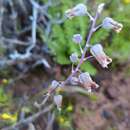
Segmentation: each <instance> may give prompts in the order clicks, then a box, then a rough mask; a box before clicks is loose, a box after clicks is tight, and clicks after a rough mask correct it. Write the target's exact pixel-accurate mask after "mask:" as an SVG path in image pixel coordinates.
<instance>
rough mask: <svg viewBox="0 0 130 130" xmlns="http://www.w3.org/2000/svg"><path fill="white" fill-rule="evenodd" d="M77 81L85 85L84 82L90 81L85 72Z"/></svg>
mask: <svg viewBox="0 0 130 130" xmlns="http://www.w3.org/2000/svg"><path fill="white" fill-rule="evenodd" d="M79 81H80V83H85V82H88V81H92V79H91V77H90V75H89V73H88V72H85V73H81V74H80V75H79Z"/></svg>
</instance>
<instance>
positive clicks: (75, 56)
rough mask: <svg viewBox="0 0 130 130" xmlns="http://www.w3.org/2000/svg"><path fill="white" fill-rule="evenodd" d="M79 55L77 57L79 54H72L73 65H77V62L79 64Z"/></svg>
mask: <svg viewBox="0 0 130 130" xmlns="http://www.w3.org/2000/svg"><path fill="white" fill-rule="evenodd" d="M78 60H79V59H78V55H77V53H72V54H71V56H70V61H71V62H72V63H76V62H78Z"/></svg>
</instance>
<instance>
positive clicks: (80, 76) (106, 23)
mask: <svg viewBox="0 0 130 130" xmlns="http://www.w3.org/2000/svg"><path fill="white" fill-rule="evenodd" d="M104 5H105V4H104V3H101V4H100V5H98V7H97V11H96V14H95V16H92V15H91V14H90V13H89V12H88V10H87V7H86V5H85V4H82V3H80V4H77V5H76V6H74V7H72V8H71V9H68V10H67V11H65V16H66V18H67V19H72V18H74V17H79V16H88V17H89V19H90V21H91V28H90V31H89V34H88V36H87V40H86V44H85V46H84V48H82V47H81V43H82V39H83V38H82V36H81V34H74V35H73V38H72V40H73V42H74V43H75V44H77V45H78V46H79V49H80V53H81V56H79V55H78V54H77V53H76V52H73V53H72V54H71V55H70V61H71V63H72V71H71V74H70V75H69V76H68V78H67V79H66V80H65V81H60V82H58V81H52V84H51V87H50V88H49V90H48V93H47V97H46V98H45V101H47V99H48V98H49V97H50V95H51V94H52V93H53V92H55V90H56V89H57V88H58V87H64V86H65V85H67V84H71V85H80V86H83V87H84V88H85V89H86V91H88V92H89V93H91V92H92V90H93V89H97V88H98V87H99V85H98V84H96V83H95V82H94V81H93V80H92V78H91V76H90V74H89V73H88V72H85V73H84V72H81V70H80V67H81V65H82V64H84V63H85V62H86V61H87V60H88V59H89V58H91V57H94V58H95V59H96V60H97V61H98V63H99V64H100V65H101V66H102V67H103V68H108V65H109V64H110V63H111V62H112V59H111V58H110V57H109V56H107V55H106V54H105V52H104V50H103V46H102V45H101V43H96V44H94V45H91V44H90V40H91V37H92V35H93V33H95V32H96V31H97V30H98V29H101V28H104V29H107V30H110V29H112V30H114V31H115V32H117V33H119V32H120V31H121V30H122V28H123V25H122V24H121V23H119V22H117V21H115V20H113V19H112V18H110V17H105V18H104V19H103V21H102V23H101V24H99V25H97V19H98V18H99V16H100V14H101V13H102V10H103V8H104ZM89 50H90V53H91V54H92V56H89V57H86V52H87V51H89ZM54 83H55V85H54ZM50 90H51V91H50ZM54 103H55V104H56V105H57V107H58V106H60V107H61V104H62V95H57V96H56V95H55V96H54Z"/></svg>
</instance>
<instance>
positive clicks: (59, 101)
mask: <svg viewBox="0 0 130 130" xmlns="http://www.w3.org/2000/svg"><path fill="white" fill-rule="evenodd" d="M62 99H63V97H62V95H55V96H54V103H55V104H56V106H57V108H58V109H60V108H61V106H62Z"/></svg>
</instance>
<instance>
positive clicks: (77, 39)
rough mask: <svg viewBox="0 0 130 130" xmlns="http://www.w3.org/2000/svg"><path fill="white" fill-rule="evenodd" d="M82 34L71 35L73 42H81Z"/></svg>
mask: <svg viewBox="0 0 130 130" xmlns="http://www.w3.org/2000/svg"><path fill="white" fill-rule="evenodd" d="M82 39H83V38H82V36H81V35H80V34H75V35H73V38H72V40H73V42H75V43H76V44H80V43H81V42H82Z"/></svg>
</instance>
